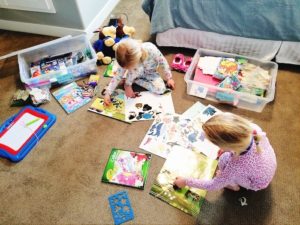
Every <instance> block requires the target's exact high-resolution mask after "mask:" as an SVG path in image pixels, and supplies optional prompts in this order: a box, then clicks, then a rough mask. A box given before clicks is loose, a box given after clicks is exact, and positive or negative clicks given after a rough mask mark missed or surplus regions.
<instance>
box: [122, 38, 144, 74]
mask: <svg viewBox="0 0 300 225" xmlns="http://www.w3.org/2000/svg"><path fill="white" fill-rule="evenodd" d="M147 55H148V54H147V52H146V51H145V50H144V49H143V48H142V43H141V42H140V41H138V40H134V39H131V38H126V39H124V40H122V41H120V42H119V43H118V44H117V48H116V60H117V62H118V63H119V65H120V66H121V67H124V68H126V69H129V68H131V67H133V66H135V65H137V64H138V63H139V62H142V61H144V60H145V59H146V57H147Z"/></svg>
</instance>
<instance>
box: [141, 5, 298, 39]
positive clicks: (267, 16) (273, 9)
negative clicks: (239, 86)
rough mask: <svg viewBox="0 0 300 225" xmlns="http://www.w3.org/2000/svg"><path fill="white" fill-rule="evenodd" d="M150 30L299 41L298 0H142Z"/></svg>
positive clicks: (153, 32) (153, 31)
mask: <svg viewBox="0 0 300 225" xmlns="http://www.w3.org/2000/svg"><path fill="white" fill-rule="evenodd" d="M142 8H143V10H144V11H145V12H146V13H147V14H148V15H149V17H150V19H151V33H152V34H155V33H159V32H163V31H166V30H168V29H171V28H176V27H184V28H191V29H197V30H202V31H211V32H217V33H220V34H228V35H234V36H241V37H249V38H258V39H267V40H286V41H300V0H247V1H242V0H143V2H142Z"/></svg>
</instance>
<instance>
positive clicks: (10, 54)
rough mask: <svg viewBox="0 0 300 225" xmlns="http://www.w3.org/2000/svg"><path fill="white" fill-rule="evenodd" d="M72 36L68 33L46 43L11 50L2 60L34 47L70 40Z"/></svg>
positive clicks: (1, 57) (0, 57)
mask: <svg viewBox="0 0 300 225" xmlns="http://www.w3.org/2000/svg"><path fill="white" fill-rule="evenodd" d="M71 37H72V36H71V35H67V36H64V37H61V38H58V39H55V40H53V41H49V42H46V43H43V44H39V45H36V46H33V47H30V48H25V49H22V50H19V51H14V52H11V53H9V54H6V55H4V56H0V60H3V59H6V58H9V57H12V56H15V55H18V54H21V53H25V52H28V51H31V50H33V49H36V48H40V47H43V46H45V45H49V44H55V43H57V42H61V41H63V40H68V39H70V38H71Z"/></svg>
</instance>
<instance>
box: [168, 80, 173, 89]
mask: <svg viewBox="0 0 300 225" xmlns="http://www.w3.org/2000/svg"><path fill="white" fill-rule="evenodd" d="M167 86H168V87H169V88H171V89H172V90H174V89H175V81H174V80H173V79H169V80H167Z"/></svg>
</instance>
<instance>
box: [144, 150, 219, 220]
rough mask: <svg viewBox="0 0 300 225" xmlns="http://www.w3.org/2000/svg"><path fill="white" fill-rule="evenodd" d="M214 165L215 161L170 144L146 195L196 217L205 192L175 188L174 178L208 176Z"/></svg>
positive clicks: (187, 188)
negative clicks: (172, 146) (166, 155)
mask: <svg viewBox="0 0 300 225" xmlns="http://www.w3.org/2000/svg"><path fill="white" fill-rule="evenodd" d="M216 168H217V161H216V160H214V159H210V158H208V157H206V156H205V155H203V154H201V153H197V152H193V151H191V150H188V149H185V148H183V147H179V146H178V147H174V148H173V150H172V151H171V152H170V154H169V155H168V157H167V160H166V162H165V164H164V165H163V167H162V169H161V171H160V173H159V174H158V176H157V178H156V180H155V181H154V184H153V185H152V187H151V190H150V194H151V195H153V196H155V197H156V198H159V199H160V200H163V201H164V202H166V203H168V204H169V205H171V206H173V207H175V208H178V209H180V210H182V211H183V212H185V213H188V214H190V215H192V216H197V215H198V214H199V212H200V208H201V205H202V202H203V200H204V198H205V195H206V192H207V191H206V190H202V189H197V188H190V187H184V188H180V189H179V188H176V187H174V185H173V183H174V181H175V179H176V177H190V178H197V179H211V178H212V177H213V175H214V173H215V170H216Z"/></svg>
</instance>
